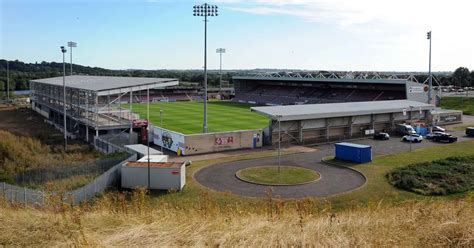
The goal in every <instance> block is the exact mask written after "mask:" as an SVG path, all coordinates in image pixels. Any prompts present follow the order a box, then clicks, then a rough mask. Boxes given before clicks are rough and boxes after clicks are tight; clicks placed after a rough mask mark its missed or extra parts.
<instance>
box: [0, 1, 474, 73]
mask: <svg viewBox="0 0 474 248" xmlns="http://www.w3.org/2000/svg"><path fill="white" fill-rule="evenodd" d="M0 2H1V4H0V16H1V18H0V22H1V23H0V36H1V39H0V48H1V50H0V53H1V56H0V57H1V58H3V59H10V60H15V59H18V60H21V61H25V62H41V61H56V62H59V61H62V54H61V52H60V49H59V47H60V46H61V45H66V44H67V42H68V41H75V42H77V44H78V47H77V48H74V49H73V60H74V63H77V64H82V65H88V66H98V67H103V68H109V69H202V68H203V65H204V59H203V57H204V56H203V55H204V22H203V20H202V17H195V16H193V15H192V13H193V12H192V9H193V5H197V4H202V3H203V2H197V1H186V0H0ZM209 3H211V4H215V5H217V6H219V16H217V17H210V20H209V22H208V53H207V54H208V68H209V69H217V68H219V56H218V54H216V48H220V47H222V48H225V49H226V53H225V54H224V55H223V62H222V63H223V69H254V68H272V69H288V70H291V69H302V70H332V71H336V70H342V71H427V70H428V61H429V59H428V57H429V41H428V40H427V39H426V32H427V31H430V30H431V31H432V70H433V71H453V70H455V69H456V68H457V67H459V66H465V67H468V68H470V69H474V46H473V44H474V43H473V41H474V32H472V30H473V29H474V13H473V9H474V1H471V0H450V1H445V0H431V1H428V0H427V1H425V0H352V1H351V0H245V1H244V0H216V1H210V2H209ZM69 55H70V51H69V49H68V53H67V54H66V56H67V60H69Z"/></svg>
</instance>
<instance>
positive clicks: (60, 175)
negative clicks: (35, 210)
mask: <svg viewBox="0 0 474 248" xmlns="http://www.w3.org/2000/svg"><path fill="white" fill-rule="evenodd" d="M128 156H129V154H126V153H124V154H121V153H118V154H113V155H108V157H106V158H102V159H99V160H96V161H90V162H85V163H74V164H72V165H63V166H58V167H54V168H42V169H33V170H28V171H25V172H21V173H18V174H17V175H16V176H15V177H14V180H15V184H16V185H26V186H27V185H38V184H43V183H45V182H49V181H53V180H58V179H64V178H69V177H71V176H82V175H85V176H90V177H95V176H97V175H100V174H102V173H104V172H105V171H107V170H109V169H110V168H112V167H113V166H114V165H116V164H117V163H120V162H121V161H123V160H125V159H126V158H127V157H128Z"/></svg>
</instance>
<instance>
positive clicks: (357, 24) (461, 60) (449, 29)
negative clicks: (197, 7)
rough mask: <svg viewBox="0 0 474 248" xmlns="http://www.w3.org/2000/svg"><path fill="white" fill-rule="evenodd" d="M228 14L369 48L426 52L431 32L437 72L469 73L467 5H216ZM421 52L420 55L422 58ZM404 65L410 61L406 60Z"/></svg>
mask: <svg viewBox="0 0 474 248" xmlns="http://www.w3.org/2000/svg"><path fill="white" fill-rule="evenodd" d="M214 2H218V3H222V4H221V5H222V7H224V8H227V9H230V10H232V11H238V12H245V13H251V14H256V15H286V16H294V17H296V18H300V19H302V20H304V21H306V22H315V23H322V24H325V25H326V24H327V25H331V27H334V28H337V29H340V30H341V31H343V32H345V33H347V36H348V38H351V39H354V38H356V39H359V40H367V44H368V46H369V45H372V46H374V47H377V48H380V47H384V48H385V49H392V50H393V51H394V52H395V51H403V52H404V53H406V54H410V52H411V53H414V54H416V53H418V54H417V55H421V54H422V52H425V51H426V43H425V42H423V41H426V40H425V39H426V37H425V33H426V32H427V31H429V30H432V31H433V47H434V53H435V54H434V56H435V58H436V59H438V65H439V66H440V67H444V68H446V67H448V68H449V67H450V66H452V65H454V64H456V63H458V64H459V65H463V64H464V65H467V66H471V67H474V47H473V46H472V40H474V32H472V31H471V30H472V28H473V27H472V25H473V24H474V14H473V13H472V10H473V9H474V2H473V1H471V0H451V1H440V0H432V1H428V0H426V1H425V0H390V1H387V0H245V1H244V0H216V1H214ZM421 51H422V52H421ZM407 59H409V58H407Z"/></svg>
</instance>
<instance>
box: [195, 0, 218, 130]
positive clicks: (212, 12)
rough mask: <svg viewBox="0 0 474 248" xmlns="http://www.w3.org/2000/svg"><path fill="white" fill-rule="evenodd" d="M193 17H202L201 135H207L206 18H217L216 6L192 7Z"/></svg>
mask: <svg viewBox="0 0 474 248" xmlns="http://www.w3.org/2000/svg"><path fill="white" fill-rule="evenodd" d="M193 15H194V16H204V118H203V119H204V121H203V128H202V129H203V133H207V131H208V128H207V17H208V16H217V15H218V14H217V6H216V5H210V4H207V3H205V4H202V5H194V7H193Z"/></svg>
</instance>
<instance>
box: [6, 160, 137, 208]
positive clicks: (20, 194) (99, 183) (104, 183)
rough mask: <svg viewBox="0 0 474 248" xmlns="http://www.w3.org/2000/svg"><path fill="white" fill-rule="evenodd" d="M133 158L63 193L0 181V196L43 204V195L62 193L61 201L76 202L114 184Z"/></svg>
mask: <svg viewBox="0 0 474 248" xmlns="http://www.w3.org/2000/svg"><path fill="white" fill-rule="evenodd" d="M134 159H135V155H131V156H130V157H128V158H127V159H126V160H124V161H121V162H120V163H118V164H116V165H115V166H113V167H112V168H110V169H109V170H107V171H106V172H105V173H103V174H102V175H100V176H98V177H96V178H95V179H94V181H92V182H90V183H89V184H87V185H85V186H82V187H81V188H78V189H75V190H72V191H69V192H65V193H59V192H45V191H42V190H34V189H28V188H25V187H18V186H15V185H10V184H8V183H4V182H0V197H3V198H4V199H5V200H6V201H9V202H12V203H23V204H38V205H43V204H44V203H45V197H46V196H47V194H48V193H49V194H51V195H62V199H63V201H65V202H69V203H72V204H78V203H81V202H83V201H86V200H90V199H92V198H94V197H95V196H96V195H97V194H98V193H101V192H103V191H104V190H105V189H107V188H108V187H110V186H113V185H115V184H116V183H117V182H118V181H119V179H120V173H121V168H122V164H123V163H124V162H126V161H131V160H134Z"/></svg>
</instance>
